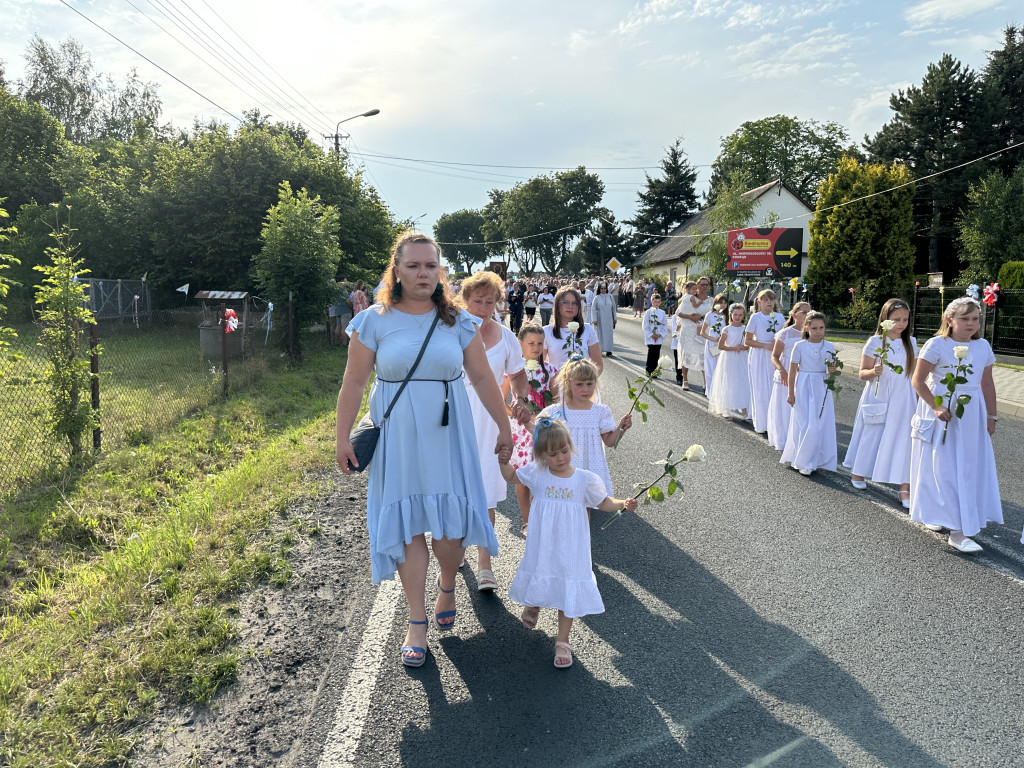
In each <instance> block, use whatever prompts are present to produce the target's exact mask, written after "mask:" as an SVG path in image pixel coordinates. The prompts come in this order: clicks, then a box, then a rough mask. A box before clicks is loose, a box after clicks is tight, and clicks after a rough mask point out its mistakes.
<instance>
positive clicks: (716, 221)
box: [687, 173, 757, 280]
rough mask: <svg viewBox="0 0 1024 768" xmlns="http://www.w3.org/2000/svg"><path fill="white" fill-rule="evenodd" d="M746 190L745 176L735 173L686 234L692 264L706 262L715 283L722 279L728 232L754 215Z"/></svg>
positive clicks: (723, 276)
mask: <svg viewBox="0 0 1024 768" xmlns="http://www.w3.org/2000/svg"><path fill="white" fill-rule="evenodd" d="M747 187H748V182H747V179H746V177H745V176H743V175H742V174H740V173H735V174H734V175H733V177H732V179H731V181H730V182H729V183H728V184H726V185H724V186H721V187H720V188H719V191H718V194H717V196H716V199H715V203H714V205H710V206H709V207H708V208H707V210H706V211H705V212H704V215H703V216H702V217H701V221H700V224H699V225H695V226H692V227H690V229H689V231H688V232H687V235H689V237H690V238H692V239H691V243H692V245H691V246H690V250H692V251H693V254H694V259H695V261H697V262H704V263H706V264H707V269H706V271H707V272H708V273H709V274H710V275H712V276H713V277H714V278H715V279H718V280H723V279H725V267H726V264H727V263H728V258H727V257H728V248H727V247H728V239H729V230H730V229H738V228H741V227H746V226H747V224H748V222H749V221H750V217H751V216H753V215H754V207H755V206H756V205H757V200H756V199H755V198H754V197H753V196H751V195H747V194H745V192H746V190H747Z"/></svg>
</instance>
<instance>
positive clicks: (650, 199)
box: [626, 138, 698, 250]
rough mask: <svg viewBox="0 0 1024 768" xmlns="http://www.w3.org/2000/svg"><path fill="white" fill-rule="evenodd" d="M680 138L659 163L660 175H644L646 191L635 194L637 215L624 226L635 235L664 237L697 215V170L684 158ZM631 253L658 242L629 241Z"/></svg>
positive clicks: (650, 246) (649, 239) (649, 240)
mask: <svg viewBox="0 0 1024 768" xmlns="http://www.w3.org/2000/svg"><path fill="white" fill-rule="evenodd" d="M682 141H683V140H682V138H678V139H676V140H675V141H674V142H673V143H672V145H671V146H670V147H668V149H667V150H666V151H665V157H663V158H662V160H661V170H662V174H663V175H661V176H658V177H655V178H651V177H650V175H648V174H647V173H644V177H645V178H646V180H647V181H646V188H645V189H642V190H640V191H639V192H638V193H637V202H638V204H637V212H636V216H634V217H633V218H632V219H631V220H629V221H627V222H626V223H627V224H629V225H630V226H631V227H634V228H635V229H636V230H637V232H638V233H642V234H646V235H667V234H668V233H669V232H671V231H672V230H673V229H675V228H676V227H677V226H679V225H680V224H682V223H683V222H684V221H686V220H687V219H688V218H690V217H691V216H693V214H694V213H696V212H697V208H698V205H697V191H696V189H695V188H694V185H695V184H696V182H697V169H696V168H694V167H693V166H692V165H691V164H690V162H689V161H688V160H687V159H686V153H685V152H684V151H683V149H682ZM633 240H634V243H633V247H634V249H635V250H647V249H648V248H652V247H653V246H654V245H656V244H657V243H658V240H657V239H653V238H649V237H639V238H637V237H635V236H634V238H633Z"/></svg>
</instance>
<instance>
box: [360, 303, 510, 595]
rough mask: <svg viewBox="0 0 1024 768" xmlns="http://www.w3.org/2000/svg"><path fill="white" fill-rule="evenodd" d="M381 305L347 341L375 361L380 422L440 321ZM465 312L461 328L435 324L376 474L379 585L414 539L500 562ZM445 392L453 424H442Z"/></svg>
mask: <svg viewBox="0 0 1024 768" xmlns="http://www.w3.org/2000/svg"><path fill="white" fill-rule="evenodd" d="M380 310H381V306H380V305H379V304H374V305H373V306H371V307H369V308H368V309H365V310H363V311H362V312H360V313H359V314H358V315H356V316H355V317H354V318H353V319H352V322H351V323H350V324H349V326H348V333H349V334H352V333H353V332H356V333H358V334H359V341H360V342H362V343H363V344H364V345H365V346H366V347H368V348H369V349H371V350H373V351H374V352H375V354H376V361H375V369H376V374H377V378H376V381H375V382H374V384H373V388H372V390H371V391H370V415H371V417H372V418H373V420H374V422H375V423H379V422H380V419H381V418H383V416H384V411H386V410H387V407H388V404H389V403H390V402H391V399H392V398H393V397H394V396H395V393H396V392H397V391H398V388H399V387H400V386H401V383H402V380H403V379H404V378H405V377H406V375H407V374H408V373H409V368H410V366H412V364H413V361H414V360H415V359H416V355H417V354H418V353H419V350H420V347H421V346H422V344H423V339H424V338H426V335H427V331H429V330H430V324H431V323H432V322H433V313H428V314H425V315H410V314H407V313H405V312H402V311H400V310H398V309H395V308H392V309H390V310H387V311H384V312H381V311H380ZM476 332H477V331H476V325H475V324H474V322H473V319H472V318H471V316H470V315H469V313H468V312H466V311H465V310H463V311H460V313H459V315H458V318H457V319H456V322H455V325H454V326H452V327H450V328H449V327H448V326H446V325H445V324H444V323H443V322H439V323H438V324H437V328H436V329H434V335H433V336H432V337H431V338H430V343H429V344H428V346H427V350H426V352H425V353H424V355H423V359H422V360H420V364H419V367H418V368H417V369H416V372H415V373H414V374H413V378H412V380H410V382H409V385H408V386H407V387H406V389H405V391H404V392H403V393H402V396H401V397H400V398H399V399H398V402H397V403H396V404H395V408H394V410H393V411H392V412H391V416H390V418H389V419H388V420H387V422H386V423H385V424H384V427H383V429H382V430H381V436H380V441H379V442H378V444H377V450H376V452H375V453H374V457H373V461H372V462H371V463H370V468H369V491H368V494H367V502H366V527H367V531H368V532H369V537H370V559H371V564H372V571H373V572H372V578H373V583H374V584H378V583H380V582H381V581H383V580H385V579H391V578H393V577H394V575H395V569H396V566H397V565H398V563H401V562H404V561H405V545H406V544H409V543H411V542H412V539H413V537H414V536H417V535H419V534H421V533H429V534H430V535H431V537H433V538H438V539H439V538H449V539H462V544H463V546H473V545H475V546H481V547H484V548H486V549H487V551H488V552H490V553H491V555H494V556H496V555H497V554H498V539H497V537H496V536H495V535H494V527H493V526H492V525H491V522H490V519H489V518H488V516H487V495H486V493H485V492H484V484H483V478H482V477H481V474H480V459H479V456H478V452H477V445H476V431H475V429H474V427H473V414H472V411H471V410H470V405H469V398H468V396H467V395H466V384H465V380H464V379H463V372H462V362H463V350H464V349H465V348H466V347H468V346H469V344H470V342H471V341H472V340H473V338H474V337H475V336H476ZM446 382H447V392H448V409H449V410H448V426H441V417H442V412H443V410H444V403H445V387H446Z"/></svg>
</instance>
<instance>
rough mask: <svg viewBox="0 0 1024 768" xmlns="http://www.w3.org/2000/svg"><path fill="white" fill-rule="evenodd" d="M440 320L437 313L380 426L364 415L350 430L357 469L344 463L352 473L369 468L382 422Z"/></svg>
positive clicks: (350, 439)
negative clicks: (357, 464)
mask: <svg viewBox="0 0 1024 768" xmlns="http://www.w3.org/2000/svg"><path fill="white" fill-rule="evenodd" d="M440 319H441V314H440V313H438V314H437V316H436V317H435V318H434V322H433V323H431V325H430V330H429V331H427V338H425V339H424V340H423V346H422V347H420V353H419V354H418V355H416V361H415V362H414V363H413V364H412V368H410V369H409V373H407V374H406V376H405V379H404V380H403V381H402V386H400V387H399V388H398V391H397V392H396V393H395V396H394V397H393V398H391V404H390V405H389V406H388V409H387V410H386V411H385V412H384V418H382V419H381V420H380V424H374V423H373V419H371V418H370V414H366V415H365V416H364V417H363V418H362V419H361V420H360V422H359V423H358V424H356V428H355V429H353V430H352V434H350V435H349V436H348V441H349V442H350V443H351V444H352V452H353V453H355V455H356V461H358V462H359V466H358V467H353V466H352V462H351V461H346V463H347V464H348V468H349V469H350V470H352V471H353V472H362V471H363V470H364V469H366V468H367V467H368V466H370V460H371V459H373V452H374V451H375V450H377V440H379V439H380V429H381V427H383V426H384V422H386V421H387V420H388V416H390V415H391V409H392V408H394V407H395V403H397V402H398V398H399V397H401V396H402V392H403V391H404V390H405V385H406V384H408V383H409V379H411V378H412V375H413V373H414V372H415V371H416V366H418V365H419V364H420V360H422V359H423V353H424V352H425V351H426V350H427V344H428V343H429V342H430V337H431V336H432V335H433V334H434V329H435V328H436V327H437V323H438V321H439V320H440Z"/></svg>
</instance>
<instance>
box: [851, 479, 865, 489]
mask: <svg viewBox="0 0 1024 768" xmlns="http://www.w3.org/2000/svg"><path fill="white" fill-rule="evenodd" d="M850 485H852V486H853V487H854V488H856V489H857V490H858V491H863V490H864V489H865V488H867V487H868V484H867V483H866V482H864V481H863V480H854V479H853V478H852V477H851V478H850Z"/></svg>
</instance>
